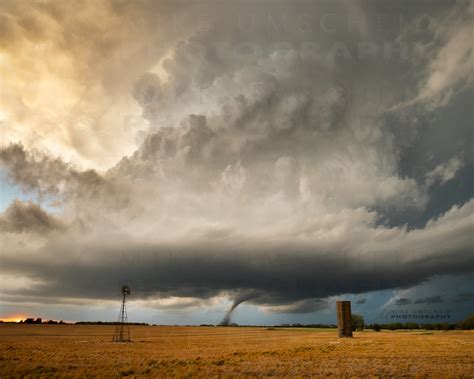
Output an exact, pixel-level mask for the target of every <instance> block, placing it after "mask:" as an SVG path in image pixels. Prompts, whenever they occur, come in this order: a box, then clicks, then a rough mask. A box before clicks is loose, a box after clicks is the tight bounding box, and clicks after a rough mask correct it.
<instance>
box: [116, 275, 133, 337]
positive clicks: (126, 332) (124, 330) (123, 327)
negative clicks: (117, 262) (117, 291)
mask: <svg viewBox="0 0 474 379" xmlns="http://www.w3.org/2000/svg"><path fill="white" fill-rule="evenodd" d="M128 295H130V287H129V286H127V285H126V284H125V285H123V286H122V306H121V307H120V312H119V317H118V322H119V323H118V325H117V327H116V328H115V334H114V338H113V339H112V341H113V342H130V328H129V326H128V318H127V308H126V307H125V302H126V301H127V296H128Z"/></svg>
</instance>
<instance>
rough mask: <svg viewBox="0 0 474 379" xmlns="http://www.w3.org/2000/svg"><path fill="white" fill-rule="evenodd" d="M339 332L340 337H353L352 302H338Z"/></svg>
mask: <svg viewBox="0 0 474 379" xmlns="http://www.w3.org/2000/svg"><path fill="white" fill-rule="evenodd" d="M336 307H337V332H338V335H339V337H352V316H351V302H350V301H337V302H336Z"/></svg>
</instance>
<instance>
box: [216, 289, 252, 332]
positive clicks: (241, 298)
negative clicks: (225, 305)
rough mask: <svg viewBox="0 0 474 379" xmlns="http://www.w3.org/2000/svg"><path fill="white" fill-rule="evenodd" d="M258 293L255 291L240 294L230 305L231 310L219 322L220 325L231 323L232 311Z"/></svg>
mask: <svg viewBox="0 0 474 379" xmlns="http://www.w3.org/2000/svg"><path fill="white" fill-rule="evenodd" d="M256 296H257V294H256V293H255V292H244V293H241V294H240V295H238V296H237V297H236V298H235V299H234V302H233V303H232V305H231V306H230V308H229V310H228V311H227V312H226V314H225V316H224V318H223V319H222V321H221V322H220V323H219V325H220V326H229V325H230V319H231V316H232V313H233V312H234V311H235V308H237V307H238V306H239V305H240V304H242V303H243V302H245V301H248V300H251V299H253V298H255V297H256Z"/></svg>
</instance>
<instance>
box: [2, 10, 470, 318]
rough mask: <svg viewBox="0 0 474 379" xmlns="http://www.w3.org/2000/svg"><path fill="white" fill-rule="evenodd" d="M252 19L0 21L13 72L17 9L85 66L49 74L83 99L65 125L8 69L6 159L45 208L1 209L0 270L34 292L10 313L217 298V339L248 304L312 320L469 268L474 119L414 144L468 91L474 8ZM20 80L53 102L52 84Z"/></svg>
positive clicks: (90, 16)
mask: <svg viewBox="0 0 474 379" xmlns="http://www.w3.org/2000/svg"><path fill="white" fill-rule="evenodd" d="M46 4H47V5H46ZM264 4H265V3H260V4H254V5H252V4H248V3H242V4H241V6H237V5H234V4H215V3H213V2H209V3H208V2H203V3H200V5H199V6H198V5H196V4H195V5H190V4H185V3H167V2H162V3H160V5H158V4H155V2H140V3H130V4H128V5H125V4H124V3H121V2H114V1H110V2H103V6H102V7H101V8H100V9H98V8H95V6H94V5H93V3H87V6H84V8H83V9H82V12H83V13H82V17H83V18H84V23H85V25H86V26H87V25H89V24H91V23H92V21H93V20H95V17H99V16H101V15H102V16H104V17H105V18H104V25H107V28H108V29H107V30H108V32H107V34H106V35H105V36H101V37H95V36H94V35H90V34H88V33H86V32H85V31H84V33H85V34H83V39H84V40H86V41H87V40H89V41H91V42H93V43H91V44H87V43H84V40H80V41H79V40H78V41H76V40H75V39H74V37H73V36H74V35H75V33H76V32H78V31H79V32H80V33H82V32H83V28H84V26H82V25H80V24H76V23H74V22H73V23H72V24H68V23H64V21H66V20H68V19H69V18H70V16H71V12H72V10H71V9H69V8H68V5H63V6H60V5H54V4H49V3H45V5H44V6H43V7H39V6H36V5H35V6H32V7H31V9H28V10H21V9H18V8H17V7H15V6H13V3H12V4H9V5H8V4H7V5H4V8H5V14H6V15H7V16H4V17H6V18H7V19H8V23H7V24H5V25H7V27H6V28H7V29H8V33H4V34H3V35H2V40H4V44H3V45H2V46H3V47H2V48H3V49H4V50H5V54H6V56H8V57H10V58H9V59H13V58H12V57H13V55H11V53H12V52H13V51H15V49H18V48H20V47H25V46H29V45H30V42H29V41H31V39H32V38H33V37H32V35H31V34H30V31H29V29H28V28H26V29H25V28H23V29H21V28H19V26H18V23H19V21H18V19H17V18H16V15H18V14H21V13H22V12H27V13H28V15H29V17H30V18H29V19H30V20H37V21H36V22H35V23H33V24H34V26H35V27H36V28H38V30H41V31H43V32H42V33H39V34H38V37H37V38H39V39H40V40H44V41H53V42H54V43H53V42H52V43H51V45H50V47H49V48H50V49H52V50H53V51H54V52H55V53H58V52H63V54H64V55H65V56H67V57H69V59H71V60H72V59H73V58H76V57H77V65H79V67H80V68H81V70H79V71H78V74H77V75H73V76H72V77H70V76H68V75H69V74H70V70H71V67H72V66H71V67H70V66H69V63H68V64H67V65H66V66H67V67H62V69H63V70H60V72H61V73H62V74H64V75H65V77H67V78H69V79H68V80H70V81H71V86H70V88H71V90H70V91H69V90H68V91H67V95H68V97H70V98H71V99H75V100H77V99H78V97H79V102H77V104H78V105H74V104H76V103H75V101H72V100H71V101H67V104H68V105H71V106H72V111H71V112H70V114H69V115H68V116H67V117H66V118H65V119H64V118H61V122H59V123H58V122H57V121H58V117H59V116H60V115H59V113H60V112H59V111H57V109H59V108H61V107H62V106H64V104H61V101H60V100H57V101H58V102H59V103H58V102H55V103H54V104H53V105H54V106H52V109H51V111H50V112H49V113H48V112H46V111H45V107H46V104H47V103H48V102H50V101H52V100H48V96H47V94H45V95H40V94H39V92H38V91H36V90H34V89H31V90H32V92H31V95H30V99H29V100H30V101H27V100H28V99H27V97H26V95H24V94H23V92H26V91H28V88H24V87H21V86H20V85H19V83H18V82H15V75H13V76H12V77H11V78H10V79H9V80H8V83H7V85H8V88H9V91H10V93H11V96H10V97H9V102H8V104H7V108H8V109H6V111H8V114H12V115H13V116H8V118H6V119H5V120H4V121H1V120H0V122H2V127H3V126H5V127H6V126H7V125H8V126H11V127H13V129H14V130H16V133H10V132H9V133H8V134H7V136H8V138H6V141H7V142H6V143H5V144H4V146H2V148H1V150H0V163H1V165H2V167H3V169H4V170H5V171H6V174H7V179H8V180H9V181H10V183H13V184H15V185H18V186H20V187H21V188H22V190H23V191H27V192H30V193H34V194H37V195H38V196H39V198H41V197H42V196H43V197H44V196H51V197H53V198H54V206H53V208H54V207H56V209H55V211H54V214H49V213H48V212H47V211H45V210H44V209H42V208H40V207H39V205H36V204H34V203H26V204H24V203H21V202H19V201H15V202H14V203H13V204H12V205H10V207H9V208H8V209H7V210H6V211H5V212H4V213H3V214H2V215H1V216H0V224H1V225H2V240H3V242H4V243H3V253H2V258H1V260H2V271H3V272H4V274H5V275H21V276H22V277H24V278H27V279H28V280H30V282H29V283H34V285H33V284H32V285H31V286H28V285H27V286H21V288H12V289H9V290H7V291H6V293H5V296H6V298H9V299H12V298H15V299H16V301H17V302H22V301H30V300H31V299H32V298H38V299H42V300H41V301H42V302H47V301H48V300H47V299H48V298H51V301H57V299H61V298H64V299H82V298H94V299H110V298H114V297H115V296H116V291H117V288H119V286H120V284H121V283H128V284H129V285H130V286H131V287H132V291H133V293H134V296H136V297H137V298H139V299H141V300H145V301H150V302H153V301H155V300H156V299H167V298H182V299H187V300H186V303H189V304H200V302H199V300H200V299H204V300H206V299H210V298H213V297H217V296H227V297H230V298H231V299H232V300H233V301H234V302H233V304H232V305H231V308H230V309H229V313H228V315H226V317H225V320H224V321H226V322H227V323H228V322H230V317H231V314H232V311H233V310H234V309H235V308H236V307H237V306H238V305H239V304H241V303H242V302H244V301H247V302H251V303H254V304H258V305H263V306H266V307H267V309H269V310H271V311H273V312H283V313H298V312H299V313H304V312H313V311H316V310H321V309H324V308H325V307H326V306H327V302H326V301H325V300H324V299H326V298H328V297H331V296H338V295H341V294H348V293H351V294H363V293H366V292H370V291H377V290H383V289H394V288H408V287H410V286H414V285H417V284H419V283H422V282H424V281H426V280H428V279H430V278H433V277H434V276H436V275H446V274H450V275H461V274H465V273H471V272H473V271H474V256H473V254H472V253H473V251H472V248H473V243H472V242H473V240H472V226H473V222H474V199H472V194H473V192H472V189H473V186H472V181H469V179H468V177H469V174H470V169H471V168H472V167H473V162H472V158H471V157H470V151H471V148H472V147H470V144H469V143H468V142H466V141H469V139H470V138H472V130H470V129H469V127H468V126H466V122H469V112H470V111H469V110H468V109H467V108H466V107H462V106H459V107H460V108H459V109H460V112H464V113H463V117H462V120H464V121H463V122H464V123H463V122H460V123H458V124H456V125H453V126H451V125H450V126H447V125H444V124H443V125H440V126H439V129H441V130H445V129H446V128H448V129H449V128H452V129H450V133H451V135H452V137H449V138H450V139H449V138H448V137H447V138H448V139H444V140H443V138H438V139H436V140H429V139H428V138H421V137H422V136H425V134H426V133H428V132H427V130H428V126H427V124H430V126H429V127H433V126H432V125H431V124H435V123H436V122H439V120H440V119H442V115H443V114H445V113H443V112H448V111H447V110H446V109H448V108H449V106H450V104H454V103H456V102H459V101H461V100H463V99H468V98H469V96H471V95H472V91H473V90H474V89H473V88H472V85H473V83H474V82H473V80H472V72H473V70H471V69H470V64H471V63H467V61H468V59H466V60H464V58H463V57H464V54H472V46H470V45H469V40H468V39H466V38H465V36H466V35H467V34H468V32H469V31H470V30H471V29H472V26H471V24H470V23H469V22H468V21H467V17H468V15H472V12H473V7H472V4H469V3H467V2H458V3H450V2H447V3H446V4H445V5H443V6H442V5H439V4H438V5H436V6H435V5H433V7H432V9H431V10H430V11H429V12H428V13H426V11H425V10H423V9H422V8H423V7H421V3H418V2H413V4H412V5H408V4H405V5H397V8H398V7H399V8H400V9H399V10H398V12H399V13H400V15H403V17H396V18H389V17H388V15H389V14H390V13H389V12H387V9H385V8H386V6H384V5H383V2H382V3H380V2H378V3H371V2H365V3H361V4H359V3H357V2H350V3H342V2H332V3H326V2H316V3H314V2H308V3H305V2H303V3H298V5H297V6H290V4H289V3H287V2H275V3H274V6H272V8H273V9H272V11H269V9H268V8H267V7H266V6H265V5H264ZM216 5H218V6H217V8H215V9H214V8H213V6H216ZM211 9H214V11H213V12H211ZM456 14H464V15H465V16H464V17H463V18H462V19H460V20H459V21H458V22H456V23H453V22H452V21H453V18H454V15H456ZM190 15H195V17H194V19H193V17H191V20H189V17H190ZM255 15H260V16H262V17H261V18H260V21H259V22H257V21H256V18H255V17H254V16H255ZM381 15H385V17H386V18H385V20H386V21H387V23H386V24H385V27H383V28H382V30H379V28H380V23H379V21H378V20H379V19H380V16H381ZM132 16H133V17H134V18H135V21H134V22H132V21H131V20H129V19H128V18H127V17H132ZM166 16H169V18H167V17H166ZM154 17H156V19H155V18H154ZM387 17H388V18H387ZM162 19H163V20H166V21H163V22H162V23H158V21H157V20H162ZM136 20H139V21H136ZM401 20H402V21H401ZM122 21H123V22H122ZM355 21H357V22H355ZM25 22H26V21H25ZM33 24H32V25H33ZM158 25H159V26H158ZM59 27H60V28H61V29H62V31H63V35H64V40H63V41H57V40H56V37H55V36H56V34H54V33H53V30H55V28H59ZM104 27H105V26H104ZM76 28H79V30H76ZM140 28H143V29H140ZM155 28H156V29H155ZM99 29H100V28H99ZM122 29H123V30H122ZM22 30H23V31H22ZM127 31H129V33H128V34H127ZM96 32H98V31H96ZM435 32H436V33H435ZM98 34H99V35H101V33H98ZM5 41H6V42H8V43H6V42H5ZM84 50H85V51H86V52H87V54H82V53H81V52H83V51H84ZM463 51H464V53H463ZM58 54H59V53H58ZM107 57H110V58H107ZM57 59H58V62H59V58H57ZM69 59H66V61H65V62H70V61H69ZM91 62H96V64H92V63H91ZM16 64H17V66H18V69H19V70H20V69H21V67H23V65H25V64H26V63H25V62H23V61H22V60H20V61H18V62H16ZM71 65H72V63H71ZM89 65H91V66H92V69H91V71H90V72H87V70H86V69H85V67H88V66H89ZM455 66H459V70H458V71H455V70H454V69H453V68H454V67H455ZM31 70H32V74H35V75H39V76H41V77H43V78H44V81H45V83H47V84H48V85H47V87H48V88H49V86H52V88H53V87H54V86H55V85H57V86H58V87H54V88H56V90H57V91H58V92H59V93H60V92H61V91H66V90H65V89H64V88H63V85H65V83H66V79H65V77H63V76H61V77H57V78H56V77H55V78H51V76H54V75H53V73H52V72H50V71H49V70H47V69H46V68H45V67H44V65H43V64H41V63H40V62H38V63H37V65H35V66H34V67H33V68H31ZM45 70H46V71H45ZM45 72H47V75H46V74H45ZM66 74H68V75H66ZM58 75H59V74H58ZM122 78H123V83H122ZM53 79H54V80H53ZM85 83H88V85H89V84H90V86H86V89H87V90H86V92H85V94H84V95H80V93H81V91H80V89H81V88H83V87H84V86H85ZM72 84H74V85H72ZM45 86H46V84H45ZM18 99H23V103H24V105H23V106H22V105H21V102H19V100H18ZM460 99H461V100H460ZM10 100H11V101H10ZM40 100H41V101H40ZM43 102H44V103H45V104H43ZM456 104H457V103H456ZM95 105H97V106H95ZM451 111H452V110H451ZM55 112H59V113H55ZM124 112H125V113H124ZM127 112H128V113H127ZM51 115H54V117H52V116H51ZM84 115H86V116H87V117H86V121H84ZM50 116H51V117H50ZM22 120H23V121H22ZM45 120H46V121H47V122H46V123H42V122H41V121H45ZM87 120H89V121H90V122H89V121H87ZM437 120H438V121H437ZM462 120H461V121H462ZM25 123H26V124H28V123H30V124H29V125H30V127H29V128H24V127H23V125H24V124H25ZM45 125H50V128H49V129H48V127H47V126H45ZM443 128H444V129H443ZM34 135H44V136H45V137H44V139H40V140H41V141H42V142H41V143H37V142H35V141H36V140H35V138H33V136H34ZM17 137H19V138H17ZM427 141H430V142H429V144H428V142H427ZM423 144H427V145H426V146H425V145H423ZM418 146H423V149H421V151H420V149H416V147H418ZM453 146H456V147H453ZM461 184H462V188H463V190H462V191H458V192H456V191H453V192H452V195H450V196H448V197H444V198H443V202H442V204H443V206H442V207H437V206H435V205H433V203H437V199H438V197H439V196H440V195H439V193H440V191H443V190H444V189H446V188H451V187H450V186H460V185H461ZM19 232H21V233H19ZM417 299H418V300H416V302H415V303H416V304H431V303H436V302H437V301H435V300H437V298H434V297H419V298H417ZM71 301H72V300H71ZM364 302H365V299H364V301H362V300H361V301H360V303H359V302H358V303H359V304H363V303H364ZM410 302H411V301H410V300H409V299H407V298H403V299H402V298H401V299H399V302H398V301H397V304H398V305H403V304H409V303H410Z"/></svg>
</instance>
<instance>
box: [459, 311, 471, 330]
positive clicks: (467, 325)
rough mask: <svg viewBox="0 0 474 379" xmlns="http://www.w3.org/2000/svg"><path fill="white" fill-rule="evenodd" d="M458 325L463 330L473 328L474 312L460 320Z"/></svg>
mask: <svg viewBox="0 0 474 379" xmlns="http://www.w3.org/2000/svg"><path fill="white" fill-rule="evenodd" d="M459 326H460V328H461V329H464V330H472V329H474V314H472V315H470V316H469V317H468V318H466V319H465V320H464V321H461V322H460V323H459Z"/></svg>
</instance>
